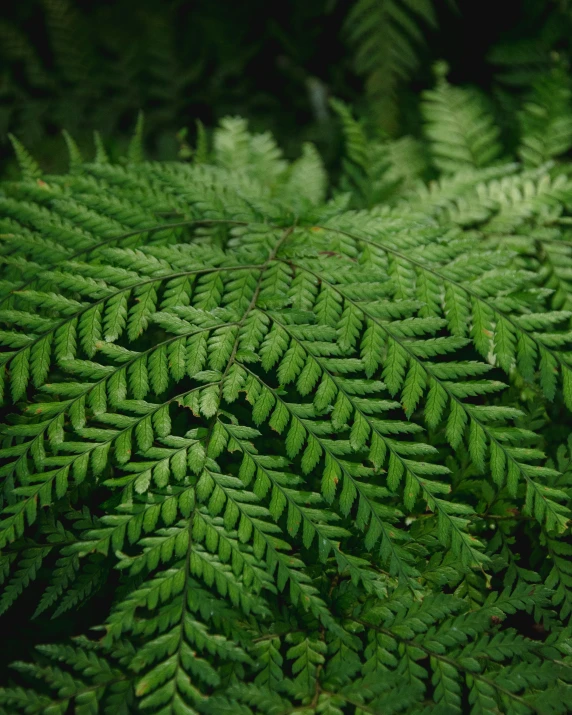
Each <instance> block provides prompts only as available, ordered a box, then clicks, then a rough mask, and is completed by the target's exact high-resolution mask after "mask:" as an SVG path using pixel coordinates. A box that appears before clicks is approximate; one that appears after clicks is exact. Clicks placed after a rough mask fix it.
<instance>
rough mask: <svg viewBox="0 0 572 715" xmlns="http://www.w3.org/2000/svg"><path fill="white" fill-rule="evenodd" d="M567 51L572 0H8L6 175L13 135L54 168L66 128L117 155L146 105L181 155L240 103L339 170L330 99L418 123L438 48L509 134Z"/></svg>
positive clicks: (0, 79)
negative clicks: (525, 102) (202, 129)
mask: <svg viewBox="0 0 572 715" xmlns="http://www.w3.org/2000/svg"><path fill="white" fill-rule="evenodd" d="M571 53H572V2H571V1H570V0H504V2H503V3H502V4H499V3H498V2H492V1H491V0H480V1H479V2H474V1H473V0H457V1H456V2H453V0H357V1H353V2H352V1H350V0H290V1H289V2H285V3H269V2H265V1H263V0H247V1H245V2H240V3H238V2H236V1H235V0H195V1H194V2H183V0H161V1H159V0H81V1H80V0H18V1H17V2H16V1H15V0H13V1H12V2H8V3H5V4H4V5H3V10H2V11H1V16H0V152H1V156H2V159H3V160H4V161H3V169H2V172H3V173H5V172H11V166H12V160H11V158H10V157H11V149H10V147H9V142H8V140H7V135H8V133H10V132H12V133H14V134H15V135H16V136H17V137H18V138H19V139H21V140H22V141H23V142H24V144H25V145H26V146H27V147H28V148H29V149H30V150H31V151H32V152H33V153H34V155H35V156H36V157H37V158H38V160H39V161H40V162H41V163H42V165H43V166H44V167H45V168H46V170H48V171H50V170H59V169H60V168H63V167H62V166H61V164H60V161H61V159H60V157H62V156H63V152H62V151H61V149H62V139H61V130H62V128H66V129H67V130H68V131H69V132H70V134H71V135H72V136H74V138H75V139H76V141H77V143H78V145H79V146H80V148H82V149H84V150H87V151H91V147H92V143H93V130H98V131H99V132H100V133H101V135H102V137H103V139H104V141H105V143H106V145H107V146H108V147H109V148H110V149H111V152H112V154H114V153H115V154H119V153H121V152H122V151H123V150H124V147H125V144H126V142H127V138H128V136H129V135H130V132H131V131H132V128H133V125H134V123H135V120H136V117H137V113H138V111H139V110H143V112H144V114H145V127H146V129H145V136H146V142H147V149H148V150H149V152H150V154H151V156H153V157H155V158H161V159H169V158H174V157H176V156H177V155H178V154H179V155H181V154H182V156H185V153H188V151H189V149H188V146H191V145H193V144H194V142H195V138H196V137H195V135H196V131H197V128H196V127H197V125H196V123H195V122H196V120H200V122H202V124H203V125H204V126H206V127H207V128H210V127H212V126H214V125H215V124H216V123H217V121H218V120H219V119H220V118H221V117H223V116H225V115H228V114H231V115H241V116H244V117H246V118H247V119H248V120H249V123H250V126H251V128H252V129H253V130H255V131H260V130H270V131H271V132H272V133H273V134H274V135H275V136H276V137H277V139H278V142H279V143H280V145H281V146H282V147H283V149H284V151H285V153H286V155H287V156H290V157H291V156H294V155H296V154H298V153H299V151H300V146H301V144H302V142H304V141H308V140H310V141H314V142H315V143H316V144H317V146H318V148H319V149H320V151H321V152H322V154H323V155H324V158H325V160H326V163H327V164H328V166H330V167H331V166H332V165H334V166H335V164H336V162H337V161H339V156H340V146H341V136H340V130H339V126H338V121H337V119H336V118H335V113H334V112H333V111H332V109H331V107H330V106H329V99H330V98H333V97H335V98H338V99H341V100H343V101H344V102H346V103H349V104H350V105H352V106H353V107H354V109H355V111H356V113H357V115H358V116H359V117H360V118H361V119H362V121H363V123H364V124H365V125H367V127H368V130H369V131H370V132H371V133H372V134H373V135H375V136H379V137H383V136H386V137H392V138H396V137H399V136H403V135H411V134H412V135H416V134H417V133H418V132H419V125H420V105H419V99H418V98H419V96H420V93H421V91H422V90H425V89H427V88H430V87H431V86H432V85H433V84H434V81H435V78H434V75H433V72H432V66H433V65H434V63H435V62H436V61H437V60H445V61H446V62H447V63H448V66H449V80H450V81H451V82H452V83H453V84H465V85H466V84H469V85H470V84H473V85H478V86H479V87H480V88H481V89H482V90H485V91H486V92H487V94H488V95H489V97H490V98H491V99H492V103H493V105H494V106H493V108H494V110H495V111H496V113H497V116H498V120H499V121H500V123H501V126H502V127H503V128H504V131H505V133H506V134H507V140H508V143H509V144H510V141H511V137H510V133H511V127H512V126H514V125H515V121H516V116H517V112H518V108H519V107H521V105H522V98H523V96H526V93H527V92H528V91H529V90H530V87H531V86H532V85H533V84H534V83H535V82H537V81H538V79H539V77H542V76H545V75H546V73H547V72H548V71H549V70H552V69H553V68H555V67H556V68H558V71H560V72H561V73H563V74H566V75H567V74H568V66H569V62H570V58H571ZM514 141H515V142H516V139H515V140H514Z"/></svg>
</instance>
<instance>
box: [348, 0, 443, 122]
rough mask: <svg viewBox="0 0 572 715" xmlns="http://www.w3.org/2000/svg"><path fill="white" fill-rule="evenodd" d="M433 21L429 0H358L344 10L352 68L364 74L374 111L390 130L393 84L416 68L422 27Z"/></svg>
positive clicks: (393, 118) (394, 109)
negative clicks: (347, 11)
mask: <svg viewBox="0 0 572 715" xmlns="http://www.w3.org/2000/svg"><path fill="white" fill-rule="evenodd" d="M435 24H436V19H435V11H434V8H433V3H432V2H431V0H382V1H381V2H379V1H377V0H359V2H357V3H355V5H354V6H353V7H352V8H351V10H350V12H349V13H348V16H347V18H346V30H347V33H348V39H349V42H350V44H351V45H353V46H354V47H355V48H356V50H355V58H354V62H355V67H356V71H357V72H358V74H361V75H364V76H365V77H366V90H367V92H368V94H369V97H370V99H371V101H372V102H373V106H374V107H375V110H376V114H377V116H378V118H379V121H380V122H381V123H382V126H383V127H384V129H386V130H387V131H389V132H390V133H392V132H394V131H395V128H396V120H397V105H396V98H395V94H396V90H397V87H398V86H399V84H400V83H401V82H404V81H407V80H408V79H409V78H410V77H411V75H412V73H413V71H414V70H415V69H416V68H417V65H418V56H417V55H418V50H419V47H420V46H421V45H423V31H424V30H425V29H426V28H431V27H434V26H435Z"/></svg>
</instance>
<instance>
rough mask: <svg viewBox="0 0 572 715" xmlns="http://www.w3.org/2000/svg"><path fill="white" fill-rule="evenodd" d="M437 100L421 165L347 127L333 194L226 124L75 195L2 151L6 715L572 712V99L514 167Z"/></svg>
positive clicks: (515, 158)
mask: <svg viewBox="0 0 572 715" xmlns="http://www.w3.org/2000/svg"><path fill="white" fill-rule="evenodd" d="M445 74H446V73H445V68H443V67H439V68H438V71H437V75H438V81H437V84H436V86H435V88H434V89H433V90H431V91H429V92H427V93H426V94H425V95H424V97H423V102H422V110H421V111H422V112H423V116H424V117H425V123H424V130H423V131H424V135H425V137H426V139H425V140H424V141H422V142H420V141H416V140H414V139H410V138H405V139H399V140H397V141H386V140H378V139H370V138H368V136H367V134H366V133H364V130H363V129H362V127H361V125H360V124H359V123H358V122H356V121H355V120H354V118H353V116H352V113H351V112H350V110H349V109H348V108H347V107H346V105H344V104H342V103H341V102H334V103H333V110H334V111H335V112H336V113H337V115H338V116H339V117H340V120H341V123H342V125H343V129H344V133H345V137H346V152H345V159H344V167H343V171H342V175H341V177H340V179H339V182H338V183H339V185H338V184H336V185H334V186H331V185H328V177H327V174H326V172H325V170H324V168H323V165H322V161H321V159H320V156H319V154H318V153H317V151H316V150H315V148H314V147H313V146H312V145H310V144H307V145H305V147H304V150H303V153H302V155H301V156H300V158H299V159H297V160H296V161H293V162H291V163H289V162H287V161H285V160H284V159H283V157H282V155H281V153H280V151H279V149H278V148H277V146H276V145H275V143H274V141H273V139H272V138H271V137H270V136H269V135H268V134H249V133H248V131H247V128H246V123H245V122H244V121H243V120H241V119H236V118H228V119H226V120H224V121H223V122H222V124H221V126H220V127H219V128H218V129H217V130H216V131H215V133H214V136H213V142H212V147H210V146H209V145H208V144H207V142H206V139H205V137H204V136H203V135H201V138H200V143H199V145H198V146H196V147H194V148H193V151H192V156H193V160H192V161H191V162H147V161H145V160H144V157H143V152H142V148H141V136H142V124H141V123H139V125H138V130H137V133H136V135H135V138H134V139H133V141H132V143H131V145H130V148H129V152H128V157H127V159H126V160H125V161H123V162H119V163H111V162H109V160H108V158H107V155H106V153H105V149H104V147H103V145H102V144H101V142H98V146H97V153H96V156H95V159H94V160H92V161H90V162H85V161H84V160H83V158H82V156H81V155H80V152H79V150H78V148H77V146H76V145H75V143H74V142H73V140H72V139H71V137H69V136H67V142H68V148H69V156H70V170H69V172H68V173H66V174H65V175H43V174H42V171H41V169H40V168H39V167H38V165H37V164H36V162H35V161H34V160H33V159H32V158H31V156H30V155H29V154H28V153H27V151H26V150H25V149H24V148H23V146H22V145H21V144H20V143H19V142H18V141H17V140H14V146H15V150H16V154H17V156H18V158H19V162H20V165H21V169H22V174H23V176H22V179H21V180H16V181H11V182H8V181H5V182H4V184H3V188H2V194H1V195H0V209H1V211H2V215H3V218H2V219H1V220H0V232H1V236H2V249H1V253H0V255H1V260H2V265H3V270H2V305H1V306H0V320H1V321H2V324H3V330H2V332H1V333H0V340H1V344H2V346H3V352H2V353H1V355H2V363H3V368H2V377H3V380H4V383H5V394H4V400H5V417H4V426H3V430H2V434H3V444H2V449H1V451H0V458H1V459H2V466H1V467H0V474H1V476H2V479H3V482H4V488H3V510H2V516H1V520H0V544H1V546H2V557H1V558H2V561H1V564H2V569H1V571H0V573H1V574H2V577H3V579H4V588H3V592H2V597H1V600H0V609H1V610H2V612H3V613H5V614H6V615H5V618H4V621H3V622H4V623H6V624H8V623H9V620H7V619H10V618H11V615H10V614H11V612H12V611H11V610H10V609H11V608H14V609H16V613H18V610H17V609H18V608H19V604H21V603H22V602H23V599H24V597H25V595H26V594H29V597H28V601H27V602H29V601H30V600H33V602H34V606H33V611H34V618H36V619H37V621H36V622H37V623H38V624H39V631H38V633H36V634H35V636H34V638H35V642H36V643H37V644H38V647H37V654H36V656H35V659H33V657H34V656H33V655H32V654H31V653H27V654H26V656H27V660H26V662H24V661H23V660H21V661H17V662H16V663H14V665H13V667H14V669H15V670H13V671H12V672H11V674H10V676H7V678H6V680H5V682H4V685H5V687H4V688H3V689H2V690H1V691H0V707H3V712H5V713H17V712H26V713H50V714H53V713H65V712H70V711H72V712H77V713H98V712H101V713H109V714H113V715H115V714H116V713H128V712H153V713H177V714H179V713H188V714H191V713H212V714H213V715H223V714H224V713H229V715H230V714H231V713H232V715H234V714H235V713H236V714H240V715H249V714H250V715H252V714H253V713H267V714H268V715H286V714H287V713H290V714H292V715H293V714H294V713H302V712H303V713H308V714H309V715H310V714H311V713H316V714H318V713H319V714H320V715H346V714H349V713H351V714H352V715H353V714H354V713H355V715H363V714H364V713H376V714H378V713H384V714H386V713H398V712H404V713H459V712H472V713H475V714H476V713H492V712H503V713H515V714H516V713H518V714H519V715H520V714H522V715H524V714H527V713H565V712H566V711H567V705H566V703H569V702H570V699H571V697H572V689H571V685H572V644H571V641H570V636H571V633H570V627H569V625H568V623H569V617H570V613H571V610H572V567H571V562H570V556H571V555H572V542H571V540H570V503H571V499H572V466H571V460H572V451H571V450H572V444H571V443H570V442H569V430H568V429H567V428H566V426H565V425H566V424H567V423H568V424H569V419H570V418H569V415H570V409H572V359H571V357H570V341H571V333H570V319H571V317H572V289H571V283H572V237H571V233H570V225H571V222H572V214H571V212H572V178H571V176H570V166H569V164H567V163H566V162H565V161H561V159H560V158H561V157H562V156H564V155H565V154H566V152H567V151H568V149H569V148H570V145H571V144H572V127H571V118H572V112H570V107H569V92H568V89H567V85H566V78H565V77H564V78H563V77H560V78H559V76H558V75H557V74H555V75H554V77H552V76H548V77H546V78H544V79H543V81H542V82H541V83H538V84H537V85H535V86H534V88H533V90H531V92H532V93H531V94H530V95H529V96H528V97H527V99H526V103H525V104H524V105H523V106H522V108H520V109H519V110H518V111H519V117H521V130H520V131H519V139H518V143H517V146H515V147H512V146H511V145H510V143H509V145H508V146H507V145H505V144H503V141H502V132H501V130H500V129H499V128H497V126H496V123H495V121H494V118H493V116H492V115H491V114H490V113H489V110H488V107H487V102H486V101H485V100H484V99H483V98H482V97H481V96H480V95H479V94H478V93H476V92H475V91H473V90H463V89H460V88H457V87H453V86H451V85H450V84H448V82H447V80H446V77H445ZM550 82H553V83H554V86H557V88H558V91H554V89H547V87H548V84H549V83H550ZM547 83H548V84H547ZM436 176H438V177H439V178H437V179H435V178H433V179H431V177H436ZM427 179H431V180H429V181H427ZM110 583H111V584H112V587H111V588H108V587H107V586H108V584H110ZM92 604H93V607H94V608H95V612H96V615H97V618H98V620H96V621H95V622H94V620H93V617H91V619H90V616H89V611H90V607H91V605H92ZM77 609H83V610H80V613H83V614H87V615H84V616H82V617H81V618H76V619H74V616H73V613H74V611H76V610H77ZM99 614H101V617H99ZM49 617H51V618H52V619H54V621H53V622H54V623H55V624H56V628H55V629H54V628H52V631H51V632H52V633H53V634H55V643H54V644H51V645H46V643H45V642H41V640H40V636H41V635H42V633H43V631H42V628H45V625H43V624H45V623H47V622H48V618H49ZM12 618H13V617H12ZM68 618H71V620H72V622H73V623H74V624H75V628H76V630H75V631H74V633H73V635H74V636H75V638H74V639H72V640H68V639H65V638H64V637H63V636H61V635H60V633H61V632H62V629H64V630H65V626H64V625H61V626H59V631H58V625H57V624H65V622H66V619H68ZM86 624H87V625H86ZM91 626H94V627H95V628H96V630H93V629H92V628H91ZM82 627H83V632H82V631H81V630H78V629H81V628H82ZM6 630H7V626H6ZM31 642H32V639H30V643H31ZM28 645H29V644H28ZM32 659H33V660H32ZM30 661H32V662H30ZM8 679H9V681H10V682H7V681H8Z"/></svg>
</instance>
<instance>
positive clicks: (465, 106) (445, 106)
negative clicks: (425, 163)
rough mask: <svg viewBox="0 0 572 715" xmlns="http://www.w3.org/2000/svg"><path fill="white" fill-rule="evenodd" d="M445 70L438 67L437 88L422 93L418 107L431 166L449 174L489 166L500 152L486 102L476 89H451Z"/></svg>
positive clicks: (495, 127) (496, 130)
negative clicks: (422, 120) (420, 104)
mask: <svg viewBox="0 0 572 715" xmlns="http://www.w3.org/2000/svg"><path fill="white" fill-rule="evenodd" d="M446 71H447V68H446V67H445V66H444V65H443V66H441V65H438V66H437V68H436V74H437V86H436V87H435V88H434V89H432V90H428V91H426V92H424V95H423V103H422V106H421V110H422V113H423V117H424V120H425V135H426V137H427V139H428V140H429V145H430V150H431V155H432V163H433V164H434V166H435V167H436V168H437V169H439V170H440V171H443V172H445V173H449V174H452V173H455V172H458V171H462V170H463V169H470V168H482V167H486V166H489V165H491V164H493V163H495V162H496V161H497V160H498V159H499V158H500V155H501V151H502V150H501V146H500V142H499V134H500V132H499V130H498V128H497V126H496V124H495V122H494V120H493V118H492V116H491V114H490V112H489V109H488V107H487V106H486V101H485V99H484V97H483V96H482V95H481V94H480V93H479V92H478V91H477V90H475V89H469V88H462V89H461V88H459V87H453V86H451V85H450V84H449V83H448V82H447V80H446V78H445V75H446Z"/></svg>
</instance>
